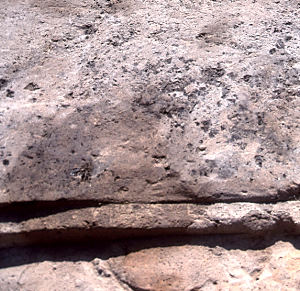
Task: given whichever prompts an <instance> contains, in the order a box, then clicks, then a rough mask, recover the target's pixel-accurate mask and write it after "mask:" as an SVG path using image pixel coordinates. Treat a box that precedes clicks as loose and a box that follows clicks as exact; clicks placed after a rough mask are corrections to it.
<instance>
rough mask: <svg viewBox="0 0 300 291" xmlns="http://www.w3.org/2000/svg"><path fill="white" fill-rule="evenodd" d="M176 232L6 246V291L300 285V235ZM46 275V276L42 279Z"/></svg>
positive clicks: (2, 282) (1, 286) (190, 290)
mask: <svg viewBox="0 0 300 291" xmlns="http://www.w3.org/2000/svg"><path fill="white" fill-rule="evenodd" d="M276 240H278V241H277V242H274V241H272V240H268V239H254V238H251V237H240V236H230V237H226V236H225V237H224V236H210V237H201V238H199V237H194V238H186V237H174V238H171V237H170V238H159V239H151V240H150V239H147V240H135V241H132V240H131V241H123V242H119V243H116V244H114V245H109V246H102V247H101V248H98V247H95V246H94V247H92V246H90V245H85V246H80V247H74V246H64V247H60V248H55V249H53V248H50V249H49V248H38V249H17V250H16V249H11V250H5V252H1V253H0V255H1V257H2V259H1V266H2V267H7V266H10V268H6V269H3V270H2V271H1V272H0V290H1V291H2V290H3V291H7V290H9V291H10V290H26V291H44V290H86V291H87V290H89V291H92V290H93V291H94V290H99V291H100V290H101V291H102V290H126V291H132V290H133V291H135V290H138V291H139V290H147V291H150V290H151V291H154V290H155V291H174V290H176V291H177V290H178V291H179V290H180V291H196V290H207V291H211V290H214V291H217V290H218V291H223V290H226V291H227V290H228V291H229V290H249V291H250V290H251V291H252V290H293V291H296V290H299V286H300V281H299V278H300V251H299V239H295V238H292V237H285V238H276ZM41 278H42V280H41Z"/></svg>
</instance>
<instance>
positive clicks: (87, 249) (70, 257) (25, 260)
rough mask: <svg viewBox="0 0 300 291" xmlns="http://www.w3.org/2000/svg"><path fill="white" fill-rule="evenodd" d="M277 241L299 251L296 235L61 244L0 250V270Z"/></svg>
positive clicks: (255, 246)
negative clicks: (178, 248) (152, 251)
mask: <svg viewBox="0 0 300 291" xmlns="http://www.w3.org/2000/svg"><path fill="white" fill-rule="evenodd" d="M278 241H284V242H289V243H291V244H292V245H293V246H294V247H295V248H296V249H299V250H300V237H299V236H278V237H251V236H246V235H207V236H158V237H149V238H136V239H124V240H116V241H110V242H105V243H98V242H97V241H95V240H89V241H86V242H85V243H80V244H76V243H65V244H59V245H55V244H53V245H48V246H43V247H40V246H39V247H19V248H8V249H1V250H0V268H7V267H13V266H20V265H24V264H31V263H38V262H43V261H53V262H61V261H71V262H77V261H92V260H94V259H95V258H100V259H102V260H107V259H109V258H116V257H119V256H124V255H128V254H130V253H134V252H138V251H141V250H146V249H151V248H167V247H174V246H204V247H208V248H216V247H220V248H222V249H225V250H243V251H246V250H263V249H265V248H267V247H270V246H272V245H274V244H275V243H276V242H278Z"/></svg>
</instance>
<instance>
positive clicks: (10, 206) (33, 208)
mask: <svg viewBox="0 0 300 291" xmlns="http://www.w3.org/2000/svg"><path fill="white" fill-rule="evenodd" d="M224 196H225V195H224ZM224 196H223V198H216V196H211V197H202V198H201V197H199V198H197V197H193V198H190V199H189V198H186V199H179V200H176V201H174V200H171V201H169V200H167V199H166V200H161V201H149V202H148V201H141V202H139V201H136V202H131V201H126V200H125V201H123V202H120V201H113V200H109V199H106V200H100V199H99V200H74V199H72V200H68V199H59V200H56V201H46V200H45V201H42V200H41V201H20V202H12V203H2V204H1V203H0V222H21V221H24V220H28V219H31V218H39V217H46V216H49V215H52V214H56V213H60V212H65V211H68V210H74V209H83V208H88V207H101V206H103V205H109V204H112V205H124V204H125V205H126V204H138V205H160V204H161V205H165V204H174V205H176V204H187V205H203V206H209V205H214V204H217V203H226V204H232V203H238V202H241V203H256V204H271V205H272V204H277V203H282V202H292V201H300V187H297V188H294V189H290V190H287V191H278V194H277V195H274V196H255V197H254V196H252V197H244V198H243V197H240V196H237V195H230V194H228V195H226V198H224Z"/></svg>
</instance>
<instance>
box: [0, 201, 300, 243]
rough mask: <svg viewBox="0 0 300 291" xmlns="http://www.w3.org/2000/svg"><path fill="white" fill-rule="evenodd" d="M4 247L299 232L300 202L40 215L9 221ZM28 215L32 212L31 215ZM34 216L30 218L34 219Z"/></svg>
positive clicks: (123, 207) (113, 207) (3, 227)
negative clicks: (94, 240)
mask: <svg viewBox="0 0 300 291" xmlns="http://www.w3.org/2000/svg"><path fill="white" fill-rule="evenodd" d="M3 214H4V215H3V216H2V217H1V221H2V222H1V223H0V247H11V246H22V245H23V246H24V245H31V244H45V243H46V244H47V243H53V242H63V241H73V242H76V241H84V240H91V239H97V240H99V242H101V241H102V242H103V241H107V240H112V239H119V238H128V237H143V236H159V235H207V234H250V235H253V236H262V235H267V234H272V233H273V234H274V233H276V235H278V234H293V235H299V234H300V202H299V201H290V202H284V203H276V204H255V203H231V204H226V203H216V204H212V205H197V204H189V203H173V204H138V203H136V204H103V205H100V206H98V207H86V208H81V209H69V210H66V211H62V212H58V213H55V211H54V212H53V213H50V214H49V213H46V212H45V213H44V214H41V213H40V215H41V216H38V217H35V216H34V212H33V211H30V215H29V216H27V217H23V218H22V217H17V216H15V217H7V216H6V215H5V211H4V212H3ZM27 215H28V214H27ZM30 216H31V217H30Z"/></svg>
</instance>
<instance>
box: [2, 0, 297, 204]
mask: <svg viewBox="0 0 300 291" xmlns="http://www.w3.org/2000/svg"><path fill="white" fill-rule="evenodd" d="M0 5H1V6H0V9H1V19H0V21H1V26H3V27H5V28H6V29H4V30H3V31H2V32H1V36H0V46H1V48H2V51H1V59H0V74H1V76H0V78H1V80H2V81H1V173H0V179H1V185H0V186H1V195H0V201H1V202H2V203H6V202H11V201H30V200H56V199H59V198H66V199H96V200H99V201H119V202H120V201H130V202H137V201H144V202H145V201H146V202H147V201H178V200H194V201H195V200H197V201H200V202H201V201H225V200H226V201H228V200H231V201H232V200H236V201H239V200H244V201H245V200H246V201H249V200H252V201H257V200H260V201H270V200H271V201H274V200H275V201H276V200H277V199H279V198H284V199H286V198H289V199H292V198H293V197H294V196H297V197H299V183H300V180H299V164H300V161H299V157H300V154H299V153H300V150H299V136H300V134H299V118H300V116H299V110H298V106H299V86H300V81H299V70H300V65H299V64H300V57H299V54H298V53H299V42H300V40H299V34H298V33H297V29H298V27H299V25H300V22H299V16H298V12H299V3H298V1H290V0H289V1H280V2H279V1H277V2H276V1H273V0H272V1H271V0H268V1H265V0H260V1H255V2H254V3H253V1H252V2H248V1H247V2H245V1H228V0H225V1H198V2H193V1H188V0H184V1H177V0H170V1H160V0H158V1H157V0H156V1H131V0H122V1H121V0H120V1H104V0H103V1H102V0H99V1H93V0H86V1H76V0H72V1H71V0H70V1H55V0H51V1H50V0H49V1H33V0H32V1H29V0H28V1H22V0H16V1H13V2H12V1H1V4H0Z"/></svg>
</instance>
